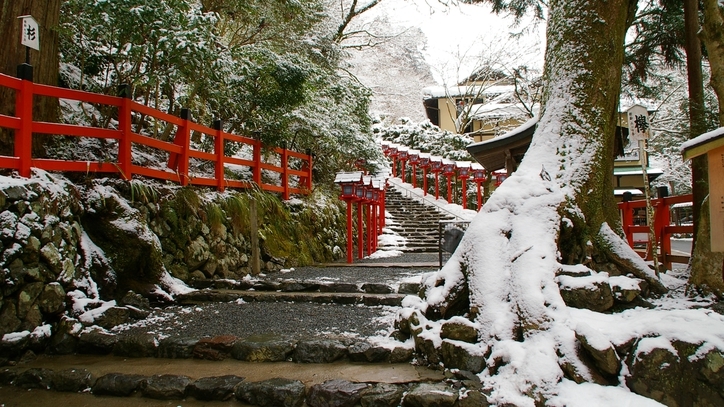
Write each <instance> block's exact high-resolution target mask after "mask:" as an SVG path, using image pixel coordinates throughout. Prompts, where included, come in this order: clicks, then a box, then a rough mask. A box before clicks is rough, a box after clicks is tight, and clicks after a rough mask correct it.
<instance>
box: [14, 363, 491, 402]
mask: <svg viewBox="0 0 724 407" xmlns="http://www.w3.org/2000/svg"><path fill="white" fill-rule="evenodd" d="M0 385H12V386H16V387H19V388H23V389H45V390H53V391H57V392H74V393H75V392H77V393H82V392H89V393H91V394H93V395H96V396H114V397H134V396H140V397H143V398H149V399H156V400H185V399H187V398H189V397H191V398H194V399H196V400H200V401H231V400H239V401H241V402H244V403H249V404H252V405H259V406H284V407H286V406H289V407H301V406H309V407H322V406H357V405H362V406H400V405H401V406H432V405H435V406H449V407H468V406H470V407H472V406H473V405H475V406H487V405H488V403H487V399H486V396H485V395H484V394H483V393H482V392H481V389H480V387H481V386H480V384H479V382H477V383H476V382H475V381H474V380H473V381H471V380H469V379H466V377H462V376H461V377H456V378H448V379H447V380H445V381H443V382H425V381H418V382H412V383H401V384H391V383H368V382H351V381H347V380H340V379H334V380H327V381H325V382H324V383H320V384H315V385H311V386H309V387H307V386H306V385H305V384H304V383H303V382H301V381H299V380H295V379H283V378H272V379H268V380H263V381H256V382H247V381H245V380H244V377H240V376H236V375H224V376H210V377H201V378H198V379H195V380H194V379H191V378H189V377H188V376H184V375H172V374H162V375H151V376H145V375H138V374H125V373H107V374H104V375H101V376H99V377H94V376H93V375H92V374H91V373H90V372H88V371H87V370H85V369H65V370H52V369H41V368H29V369H21V368H15V367H14V368H5V369H3V370H0ZM470 402H474V403H470Z"/></svg>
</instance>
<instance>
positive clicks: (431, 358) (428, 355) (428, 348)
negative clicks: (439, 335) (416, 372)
mask: <svg viewBox="0 0 724 407" xmlns="http://www.w3.org/2000/svg"><path fill="white" fill-rule="evenodd" d="M427 333H428V332H427V331H422V332H421V333H420V334H418V335H414V340H415V349H417V352H418V353H419V354H421V355H422V356H423V357H424V358H425V360H427V362H428V363H430V364H433V365H437V364H439V363H440V362H442V355H441V353H440V348H438V347H437V345H436V340H435V334H434V333H432V334H430V335H428V334H427ZM440 345H442V344H440Z"/></svg>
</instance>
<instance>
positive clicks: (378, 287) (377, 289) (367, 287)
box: [362, 283, 393, 294]
mask: <svg viewBox="0 0 724 407" xmlns="http://www.w3.org/2000/svg"><path fill="white" fill-rule="evenodd" d="M362 290H363V291H364V292H366V293H367V294H389V293H391V292H392V291H393V290H392V287H390V286H389V285H387V284H382V283H366V284H363V285H362Z"/></svg>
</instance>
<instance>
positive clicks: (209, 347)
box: [194, 335, 239, 360]
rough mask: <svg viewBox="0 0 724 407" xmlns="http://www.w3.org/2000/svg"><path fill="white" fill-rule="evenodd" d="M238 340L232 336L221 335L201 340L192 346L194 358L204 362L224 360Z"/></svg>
mask: <svg viewBox="0 0 724 407" xmlns="http://www.w3.org/2000/svg"><path fill="white" fill-rule="evenodd" d="M238 340H239V338H237V337H236V336H233V335H221V336H215V337H213V338H202V339H200V340H199V341H198V342H197V343H196V346H194V358H196V359H206V360H224V359H226V358H227V357H229V355H230V354H231V350H232V349H233V348H234V344H235V343H236V342H237V341H238Z"/></svg>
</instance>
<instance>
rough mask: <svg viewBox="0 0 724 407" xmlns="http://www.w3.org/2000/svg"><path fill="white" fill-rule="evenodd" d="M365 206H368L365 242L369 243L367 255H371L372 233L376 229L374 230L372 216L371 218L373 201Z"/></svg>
mask: <svg viewBox="0 0 724 407" xmlns="http://www.w3.org/2000/svg"><path fill="white" fill-rule="evenodd" d="M365 206H366V212H367V240H366V242H365V243H366V244H367V255H368V256H369V255H370V254H372V233H374V231H373V230H372V218H371V215H372V203H369V204H367V205H365Z"/></svg>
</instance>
